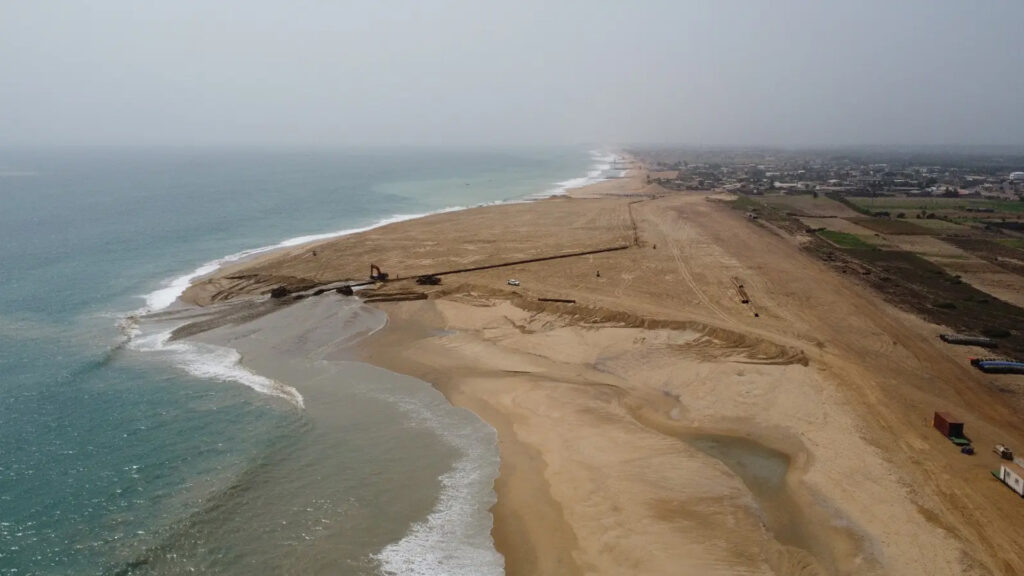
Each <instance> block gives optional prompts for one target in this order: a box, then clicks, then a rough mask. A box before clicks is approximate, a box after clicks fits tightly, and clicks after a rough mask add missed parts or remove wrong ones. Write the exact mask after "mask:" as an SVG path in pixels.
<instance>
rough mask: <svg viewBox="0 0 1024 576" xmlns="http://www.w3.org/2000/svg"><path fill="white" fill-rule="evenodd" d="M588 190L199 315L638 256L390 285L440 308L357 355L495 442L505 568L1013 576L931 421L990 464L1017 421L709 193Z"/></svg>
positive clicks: (1010, 547)
mask: <svg viewBox="0 0 1024 576" xmlns="http://www.w3.org/2000/svg"><path fill="white" fill-rule="evenodd" d="M579 196H586V197H587V198H559V199H552V200H546V201H541V202H536V203H532V204H516V205H505V206H494V207H487V208H480V209H473V210H467V211H464V212H458V213H451V214H440V215H436V216H431V217H428V218H423V219H420V220H415V221H409V222H403V223H399V224H394V225H391V226H387V227H383V228H380V229H377V230H373V231H370V232H366V233H363V234H360V235H356V236H351V237H344V238H339V239H335V240H330V241H326V242H322V243H317V244H316V245H312V246H305V247H300V248H296V249H290V250H288V251H287V252H282V253H275V254H271V255H267V256H264V257H262V258H260V259H259V260H257V261H253V262H248V263H243V264H241V265H239V266H236V267H233V268H232V269H229V270H222V271H220V272H219V273H218V274H217V275H216V276H215V277H214V278H209V279H205V280H203V281H201V282H199V283H197V284H196V285H195V286H194V287H192V288H190V289H189V290H188V291H187V292H186V294H185V298H186V299H187V300H190V301H192V302H197V303H209V302H214V301H224V300H232V299H239V298H241V297H247V296H251V295H254V294H257V293H259V292H260V291H264V290H266V289H267V287H268V286H271V285H276V284H283V285H287V286H291V287H293V288H295V289H299V288H302V287H304V286H309V285H315V284H322V283H328V282H334V281H339V280H344V279H362V278H365V277H366V275H367V272H368V268H369V263H370V262H373V263H375V264H378V265H380V266H381V267H382V268H383V269H384V270H385V271H387V272H390V273H391V274H392V275H399V276H402V277H414V276H416V275H419V274H426V273H430V272H436V271H440V270H449V269H454V268H467V267H472V266H479V265H484V264H492V263H496V262H502V261H510V260H522V259H526V258H535V257H541V256H548V255H553V254H559V253H568V252H573V251H582V250H588V249H593V248H598V247H603V246H612V245H619V244H623V243H625V244H629V245H631V248H629V249H626V250H621V251H615V252H607V253H601V254H593V255H588V256H581V257H577V258H569V259H564V260H549V261H544V262H537V263H531V264H522V265H517V266H514V267H510V268H498V269H489V270H482V271H477V272H470V273H465V274H457V275H452V276H446V277H444V278H443V283H442V284H441V285H440V286H418V285H416V284H415V283H414V282H413V281H412V280H404V281H399V282H394V283H388V284H386V285H383V286H382V287H380V288H379V289H378V291H377V292H378V293H384V294H387V293H398V292H412V291H417V292H423V293H427V294H428V299H426V300H420V301H414V302H390V303H380V304H375V306H378V307H380V308H381V309H383V310H385V311H386V312H387V313H388V316H389V324H388V327H387V328H386V329H384V330H382V331H380V332H378V333H377V334H375V335H374V336H372V337H371V338H369V339H367V340H365V341H363V342H362V343H361V344H360V348H359V352H360V354H361V355H362V357H363V358H364V359H366V360H367V361H369V362H371V363H374V364H377V365H379V366H383V367H386V368H389V369H391V370H394V371H397V372H402V373H406V374H410V375H413V376H417V377H419V378H422V379H424V380H427V381H429V382H431V383H433V384H434V385H435V386H437V388H438V389H440V390H441V391H442V392H443V393H444V394H445V395H446V396H447V397H448V398H449V400H450V401H451V402H452V403H454V404H456V405H459V406H464V407H466V408H469V409H471V410H473V411H474V412H476V413H477V414H478V415H480V416H481V417H482V418H483V419H485V420H486V421H487V422H488V423H490V424H491V425H492V426H494V428H495V429H496V430H497V431H498V438H499V443H500V449H501V458H502V468H501V476H500V478H499V479H498V481H497V482H496V491H497V494H498V502H497V504H496V506H495V508H494V510H493V512H494V517H495V527H494V537H495V541H496V544H497V546H498V548H499V550H500V551H501V552H502V553H504V554H505V556H506V562H507V563H506V567H507V570H508V573H509V574H574V573H580V574H584V573H585V574H623V573H635V574H771V573H775V574H875V573H879V574H882V573H885V574H920V573H928V574H965V573H967V574H970V573H978V574H981V573H1002V574H1015V573H1024V546H1022V544H1024V531H1022V530H1021V528H1024V526H1022V525H1024V515H1022V514H1020V513H1017V512H1015V511H1013V509H1014V508H1016V507H1017V506H1019V505H1020V500H1019V499H1018V498H1015V497H1014V496H1013V494H1012V493H1011V492H1010V491H1009V490H1007V489H1006V488H1004V487H1002V486H1000V485H999V484H998V483H997V482H995V481H994V480H993V479H992V478H991V476H990V475H989V474H988V470H989V469H990V468H992V467H994V466H995V460H994V456H991V455H989V454H985V453H983V454H979V455H978V456H976V457H974V458H968V457H965V456H962V455H960V454H959V453H958V452H957V451H956V450H955V449H954V448H953V446H952V445H951V444H950V443H949V442H948V441H946V440H944V439H943V438H941V437H940V436H939V435H938V434H937V433H936V432H935V431H933V430H932V429H931V428H930V422H929V420H930V416H931V413H932V411H933V410H935V409H951V410H954V411H956V412H957V413H958V414H960V415H961V416H962V417H963V418H964V419H965V420H966V421H967V422H968V423H969V424H968V430H969V434H970V435H971V436H972V438H973V439H974V441H975V442H976V444H977V445H979V446H981V447H985V446H987V445H989V444H993V443H995V442H996V441H1001V442H1008V443H1011V444H1012V445H1018V446H1019V445H1024V426H1022V425H1021V423H1020V422H1019V419H1018V418H1017V416H1016V415H1015V414H1014V413H1012V412H1011V411H1010V410H1009V409H1007V408H1006V407H1005V404H1004V403H1003V402H1001V401H1000V396H999V394H998V392H996V391H995V390H994V388H993V387H991V386H989V384H990V382H989V379H990V378H991V377H985V376H983V375H980V374H978V373H976V372H974V371H972V370H970V369H969V368H968V367H966V366H965V363H964V362H962V361H961V359H959V358H956V357H954V356H953V354H955V352H953V353H951V352H950V351H949V350H948V349H947V348H943V347H942V346H941V345H940V344H939V343H938V341H937V340H936V339H935V334H937V333H938V331H939V328H938V327H936V326H933V325H929V324H926V323H924V322H923V321H921V320H919V319H917V318H915V317H913V316H910V315H908V314H905V313H903V312H901V311H899V310H896V309H894V308H893V307H891V306H889V305H888V304H886V303H884V302H882V301H880V300H879V299H878V298H877V297H876V296H875V295H874V294H873V293H871V292H870V291H869V290H868V289H867V288H865V287H863V286H861V285H859V284H857V283H855V282H854V281H852V280H850V279H848V278H845V277H842V276H840V275H837V274H835V273H833V272H831V271H830V270H829V269H828V268H827V267H825V266H824V265H822V264H821V263H819V262H817V261H815V260H813V259H812V258H810V257H809V256H807V255H806V254H804V253H802V252H800V251H799V249H798V248H797V246H796V243H795V242H791V241H788V240H787V239H785V238H781V237H780V236H779V235H777V234H775V233H773V232H771V231H769V230H767V229H765V228H763V227H760V226H758V225H757V224H755V223H751V222H749V221H747V220H746V219H744V218H743V214H742V213H738V212H736V211H733V210H732V209H731V208H729V207H728V206H726V205H725V204H723V203H721V202H717V201H713V200H711V199H709V197H708V196H707V195H702V194H696V193H667V192H666V191H664V190H662V189H660V188H657V187H648V186H645V185H644V183H643V176H642V172H641V171H636V172H634V177H632V178H627V179H622V180H616V181H610V182H605V183H601V184H599V185H598V186H595V187H593V188H589V189H586V190H583V191H582V192H581V193H580V194H579ZM509 278H516V279H518V280H520V282H521V286H519V287H511V286H509V285H508V284H507V283H506V281H507V280H508V279H509ZM739 285H742V286H743V289H744V291H745V292H746V294H747V295H748V296H749V298H750V302H749V303H747V304H744V303H742V302H741V301H740V297H739V291H738V286H739ZM538 298H562V299H572V300H575V301H576V303H575V304H559V303H548V302H540V301H538ZM755 312H756V315H755Z"/></svg>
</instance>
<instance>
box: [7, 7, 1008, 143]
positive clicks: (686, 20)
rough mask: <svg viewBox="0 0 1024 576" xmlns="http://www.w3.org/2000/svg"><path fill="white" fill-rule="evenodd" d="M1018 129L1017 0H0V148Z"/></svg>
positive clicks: (835, 139) (885, 139) (966, 137)
mask: <svg viewBox="0 0 1024 576" xmlns="http://www.w3.org/2000/svg"><path fill="white" fill-rule="evenodd" d="M657 142H673V143H688V144H715V145H720V144H738V145H750V144H755V145H756V144H765V145H772V144H776V145H815V144H954V143H961V144H1021V143H1024V0H1005V1H1002V0H887V1H863V0H847V1H843V2H840V1H831V0H804V1H789V0H772V1H755V0H743V1H740V0H736V1H728V0H716V1H706V2H704V1H699V2H698V1H695V2H687V1H685V0H674V1H664V2H657V1H647V2H643V1H635V2H625V1H623V2H603V1H593V0H592V1H578V2H576V1H558V0H547V1H542V2H533V1H524V0H513V1H500V2H499V1H497V0H495V1H487V0H471V1H465V2H457V1H429V0H423V1H420V2H401V1H375V2H371V1H366V2H341V1H328V0H321V1H301V0H291V1H287V2H285V1H283V0H282V1H279V2H270V1H266V0H246V1H238V2H213V1H197V2H193V1H186V0H173V1H167V2H147V1H139V0H97V1H95V2H84V1H78V0H76V1H69V2H52V1H47V0H32V1H20V0H0V144H51V143H52V144H145V145H152V144H175V145H181V144H184V145H209V144H234V143H251V144H275V143H280V144H300V145H309V144H312V145H320V144H323V145H359V144H373V145H381V144H384V145H387V144H435V143H441V144H507V143H514V144H533V143H604V144H613V143H657Z"/></svg>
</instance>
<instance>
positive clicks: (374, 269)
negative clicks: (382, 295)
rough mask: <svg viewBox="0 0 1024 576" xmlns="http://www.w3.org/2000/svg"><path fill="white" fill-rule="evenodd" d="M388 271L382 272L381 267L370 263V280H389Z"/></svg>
mask: <svg viewBox="0 0 1024 576" xmlns="http://www.w3.org/2000/svg"><path fill="white" fill-rule="evenodd" d="M387 279H388V273H387V272H381V270H380V267H379V266H377V265H376V264H370V280H373V281H374V282H387Z"/></svg>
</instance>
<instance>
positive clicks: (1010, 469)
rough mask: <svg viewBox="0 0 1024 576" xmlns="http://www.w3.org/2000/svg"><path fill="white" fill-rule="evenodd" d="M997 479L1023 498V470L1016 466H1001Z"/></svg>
mask: <svg viewBox="0 0 1024 576" xmlns="http://www.w3.org/2000/svg"><path fill="white" fill-rule="evenodd" d="M999 479H1000V480H1002V481H1003V484H1006V485H1007V486H1009V487H1010V490H1013V491H1014V492H1016V493H1017V494H1020V495H1021V496H1024V468H1021V467H1020V466H1018V465H1017V464H1003V465H1002V466H1000V467H999Z"/></svg>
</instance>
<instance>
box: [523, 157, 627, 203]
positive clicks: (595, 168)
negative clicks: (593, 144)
mask: <svg viewBox="0 0 1024 576" xmlns="http://www.w3.org/2000/svg"><path fill="white" fill-rule="evenodd" d="M590 157H591V159H592V160H593V164H591V165H590V169H589V170H588V171H587V174H586V175H585V176H580V177H578V178H570V179H568V180H563V181H562V182H558V183H556V184H555V186H554V188H552V189H550V190H548V191H546V192H544V193H543V196H545V197H546V196H563V195H565V194H568V192H569V190H573V189H575V188H582V187H584V186H590V185H591V184H597V183H598V182H604V181H605V180H609V179H611V178H622V177H623V176H625V175H626V170H612V167H613V166H614V165H615V164H616V163H617V162H619V161H621V160H622V159H623V157H622V156H620V155H618V154H612V153H609V152H604V151H600V150H592V151H591V152H590ZM540 196H541V194H537V195H534V197H540Z"/></svg>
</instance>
